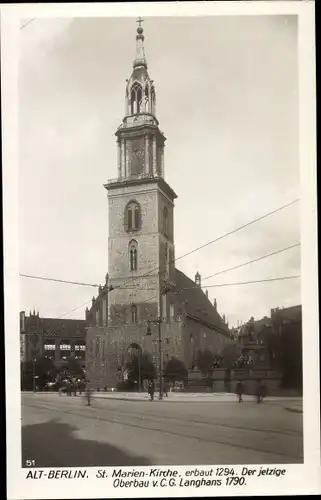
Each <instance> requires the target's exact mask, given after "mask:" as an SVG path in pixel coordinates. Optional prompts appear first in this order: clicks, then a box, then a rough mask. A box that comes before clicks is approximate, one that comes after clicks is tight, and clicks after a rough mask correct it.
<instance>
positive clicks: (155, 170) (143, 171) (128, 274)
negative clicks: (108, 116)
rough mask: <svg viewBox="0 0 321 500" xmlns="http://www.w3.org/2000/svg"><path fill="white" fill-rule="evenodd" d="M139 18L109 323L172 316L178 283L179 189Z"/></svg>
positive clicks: (111, 249) (116, 199)
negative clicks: (169, 171)
mask: <svg viewBox="0 0 321 500" xmlns="http://www.w3.org/2000/svg"><path fill="white" fill-rule="evenodd" d="M141 23H142V20H141V19H139V20H138V28H137V34H136V56H135V59H134V62H133V70H132V74H131V76H130V78H129V80H126V92H125V117H124V118H123V121H122V123H121V125H120V126H119V127H118V129H117V131H116V134H115V135H116V137H117V148H118V165H117V174H118V175H117V178H116V179H112V180H110V181H108V183H107V184H106V185H105V186H104V187H105V188H106V189H107V191H108V210H109V243H108V275H109V286H110V287H112V291H111V292H110V293H109V294H108V325H110V326H113V325H115V326H116V325H120V324H122V325H124V324H133V323H138V324H139V323H144V322H145V321H146V320H147V319H156V318H157V317H159V316H161V317H162V319H164V320H165V321H166V318H167V317H168V315H169V311H168V307H169V305H168V304H167V303H166V296H165V295H162V294H161V291H162V290H163V287H164V285H165V284H166V283H168V282H171V283H174V281H175V264H174V199H175V198H177V196H176V194H175V193H174V191H173V190H172V189H171V187H170V186H169V185H168V184H167V183H166V181H165V172H164V145H165V141H166V138H165V136H164V134H163V133H162V132H161V130H160V129H159V122H158V120H157V117H156V90H155V85H154V82H153V80H152V79H151V78H150V76H149V74H148V67H147V61H146V57H145V51H144V34H143V28H142V26H141Z"/></svg>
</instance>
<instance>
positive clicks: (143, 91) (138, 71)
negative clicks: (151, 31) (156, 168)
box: [125, 17, 158, 125]
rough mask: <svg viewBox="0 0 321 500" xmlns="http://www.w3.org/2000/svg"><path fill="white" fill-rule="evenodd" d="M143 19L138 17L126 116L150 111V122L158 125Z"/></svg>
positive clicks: (128, 81)
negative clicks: (146, 54) (148, 69)
mask: <svg viewBox="0 0 321 500" xmlns="http://www.w3.org/2000/svg"><path fill="white" fill-rule="evenodd" d="M142 21H143V19H141V18H140V17H139V18H138V20H137V22H138V23H139V26H138V27H137V35H136V56H135V59H134V63H133V72H132V74H131V77H130V79H129V80H126V81H127V86H126V102H125V107H126V116H129V117H131V116H133V115H138V114H140V115H142V114H146V113H148V114H149V115H153V116H154V120H152V117H148V118H147V117H145V120H146V119H147V120H148V121H149V122H150V123H154V124H155V125H158V122H157V120H156V121H155V114H156V95H155V87H154V84H153V80H151V79H150V77H149V74H148V71H147V61H146V57H145V50H144V39H145V37H144V35H143V32H144V30H143V28H142V26H141V23H142Z"/></svg>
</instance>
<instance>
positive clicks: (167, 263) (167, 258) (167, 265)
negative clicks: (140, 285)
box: [165, 243, 169, 278]
mask: <svg viewBox="0 0 321 500" xmlns="http://www.w3.org/2000/svg"><path fill="white" fill-rule="evenodd" d="M168 275H169V251H168V244H167V243H165V277H167V278H168Z"/></svg>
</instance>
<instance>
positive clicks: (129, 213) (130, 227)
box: [127, 207, 133, 231]
mask: <svg viewBox="0 0 321 500" xmlns="http://www.w3.org/2000/svg"><path fill="white" fill-rule="evenodd" d="M127 221H128V226H127V227H128V231H131V230H132V223H133V211H132V209H131V208H130V207H129V208H128V211H127Z"/></svg>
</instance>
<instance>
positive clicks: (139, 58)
mask: <svg viewBox="0 0 321 500" xmlns="http://www.w3.org/2000/svg"><path fill="white" fill-rule="evenodd" d="M143 21H144V19H142V18H141V17H139V18H138V19H137V21H136V22H137V23H138V27H137V35H136V57H135V60H134V64H133V67H134V68H137V67H138V66H144V67H145V68H146V69H147V61H146V57H145V50H144V39H145V37H144V35H143V32H144V30H143V28H142V22H143Z"/></svg>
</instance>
